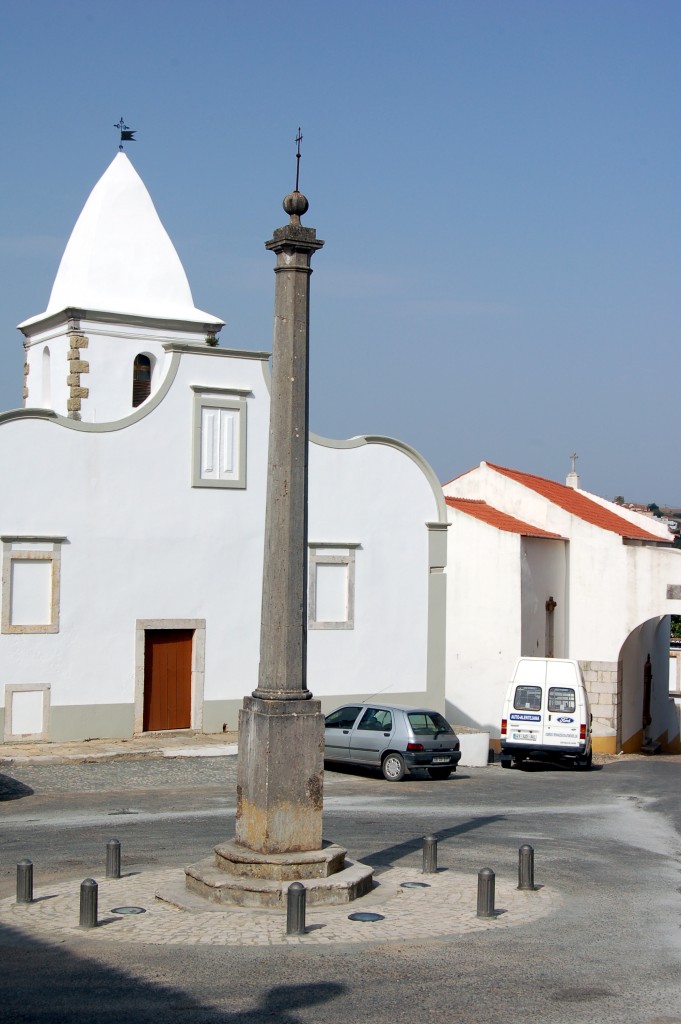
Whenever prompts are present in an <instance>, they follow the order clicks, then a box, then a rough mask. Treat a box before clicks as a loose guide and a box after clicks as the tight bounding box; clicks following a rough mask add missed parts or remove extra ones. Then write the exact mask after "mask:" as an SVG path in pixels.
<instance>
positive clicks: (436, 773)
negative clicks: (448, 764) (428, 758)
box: [428, 768, 452, 779]
mask: <svg viewBox="0 0 681 1024" xmlns="http://www.w3.org/2000/svg"><path fill="white" fill-rule="evenodd" d="M428 774H429V775H430V777H431V779H448V778H449V776H450V775H451V774H452V769H451V768H429V769H428Z"/></svg>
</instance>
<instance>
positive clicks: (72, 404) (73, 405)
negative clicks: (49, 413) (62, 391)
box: [66, 398, 80, 412]
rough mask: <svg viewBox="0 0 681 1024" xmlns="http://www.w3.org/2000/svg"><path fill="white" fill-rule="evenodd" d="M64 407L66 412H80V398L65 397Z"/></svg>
mask: <svg viewBox="0 0 681 1024" xmlns="http://www.w3.org/2000/svg"><path fill="white" fill-rule="evenodd" d="M66 408H67V410H68V412H80V398H67V399H66Z"/></svg>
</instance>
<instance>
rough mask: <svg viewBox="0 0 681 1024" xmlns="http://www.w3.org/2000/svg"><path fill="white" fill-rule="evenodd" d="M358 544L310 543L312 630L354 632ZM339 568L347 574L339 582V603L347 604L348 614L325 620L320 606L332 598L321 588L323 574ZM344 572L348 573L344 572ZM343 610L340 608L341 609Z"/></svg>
mask: <svg viewBox="0 0 681 1024" xmlns="http://www.w3.org/2000/svg"><path fill="white" fill-rule="evenodd" d="M359 547H360V545H359V544H355V543H346V544H339V543H336V542H334V543H330V542H320V543H310V544H309V545H308V580H309V582H308V615H307V624H308V629H354V628H355V552H356V551H357V548H359ZM333 569H335V570H336V571H337V572H338V573H341V572H343V578H342V579H341V578H340V576H339V578H338V580H337V582H336V586H337V587H338V595H339V596H340V597H341V600H340V602H339V604H343V605H344V609H343V610H344V615H343V617H341V616H336V617H334V618H331V617H329V618H322V617H320V614H321V613H322V612H323V609H321V608H320V607H319V605H320V603H321V602H322V601H324V600H326V599H328V596H329V595H328V594H327V595H325V594H324V593H323V591H322V588H321V587H320V571H321V572H324V571H325V570H333ZM343 570H344V571H343ZM338 610H339V611H340V610H341V609H340V607H338Z"/></svg>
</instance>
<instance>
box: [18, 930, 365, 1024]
mask: <svg viewBox="0 0 681 1024" xmlns="http://www.w3.org/2000/svg"><path fill="white" fill-rule="evenodd" d="M194 951H195V947H192V949H191V951H188V950H187V949H186V948H183V947H178V950H177V952H178V954H180V956H181V957H182V958H186V957H187V955H188V953H189V954H192V953H194ZM0 957H1V958H2V965H3V969H2V972H1V974H0V1005H1V1006H2V1009H3V1017H4V1019H5V1020H7V1021H27V1022H28V1021H40V1024H85V1022H86V1021H87V1022H92V1021H97V1024H109V1022H111V1024H114V1022H116V1024H120V1022H121V1021H131V1022H134V1024H158V1022H159V1021H163V1024H175V1022H176V1021H177V1022H179V1021H182V1022H183V1024H187V1021H191V1022H192V1024H272V1021H276V1022H277V1024H302V1021H303V1020H306V1021H307V1020H310V1017H309V1013H307V1012H304V1011H305V1009H306V1008H307V1007H310V1006H315V1005H319V1004H323V1003H328V1002H330V1001H331V1000H333V999H337V998H338V997H339V996H342V995H343V994H344V993H345V991H346V986H345V985H342V984H338V983H336V982H324V983H311V984H301V985H295V984H293V985H275V986H272V987H270V988H266V989H264V990H263V991H262V992H261V993H260V994H259V995H258V993H257V988H258V987H259V982H260V979H256V978H254V979H253V986H252V988H253V990H255V991H253V998H252V1003H253V1005H252V1006H251V1007H250V1008H248V1009H243V1008H239V1009H236V1010H235V1011H234V1012H230V1010H229V1009H227V1010H224V1009H220V1008H217V1007H215V1006H211V1005H205V1004H204V1003H202V1002H201V1000H200V999H198V998H196V997H195V996H194V995H193V994H192V993H190V992H187V991H184V990H183V989H182V988H180V987H179V986H175V985H173V986H170V985H166V984H160V983H155V982H152V981H148V980H146V979H143V978H139V977H135V976H134V975H132V974H129V973H126V972H125V971H123V970H121V969H118V968H115V967H111V966H109V965H106V964H102V963H100V962H98V961H97V960H95V959H92V958H86V956H81V955H79V953H77V952H75V951H74V950H71V949H67V948H65V947H64V946H63V945H60V946H55V945H51V944H49V943H45V942H41V941H40V940H38V939H35V938H33V937H31V936H28V935H25V934H24V933H22V932H20V931H19V930H18V929H15V928H10V927H7V926H6V925H3V926H0ZM178 965H179V959H178ZM181 973H182V972H180V971H178V975H181ZM231 983H232V982H231V981H230V979H229V977H226V979H225V985H224V989H223V990H222V991H220V993H219V998H220V1002H221V1003H222V1004H223V1005H224V1003H225V1002H227V1005H229V1004H228V1000H229V990H230V985H231ZM236 991H239V989H238V988H237V989H236ZM242 1002H243V1000H242V998H240V999H239V1003H240V1004H242ZM298 1010H302V1011H303V1015H302V1016H301V1015H300V1014H298V1013H297V1011H298Z"/></svg>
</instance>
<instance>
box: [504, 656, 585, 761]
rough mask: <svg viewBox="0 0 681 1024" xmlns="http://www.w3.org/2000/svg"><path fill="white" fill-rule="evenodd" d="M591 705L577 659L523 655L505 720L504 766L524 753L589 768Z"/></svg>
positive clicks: (511, 687) (508, 694)
mask: <svg viewBox="0 0 681 1024" xmlns="http://www.w3.org/2000/svg"><path fill="white" fill-rule="evenodd" d="M591 756H592V755H591V708H590V707H589V697H588V695H587V692H586V687H585V685H584V678H583V676H582V671H581V669H580V667H579V664H578V662H576V661H572V660H569V659H567V658H519V659H518V662H517V664H516V667H515V670H514V672H513V677H512V679H511V682H510V684H509V687H508V692H507V694H506V700H505V702H504V712H503V717H502V719H501V766H502V768H510V767H511V764H512V763H514V764H520V763H521V762H522V761H524V760H525V758H529V759H532V760H543V761H558V760H566V761H571V762H572V763H573V764H574V766H575V768H582V769H588V768H590V767H591Z"/></svg>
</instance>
